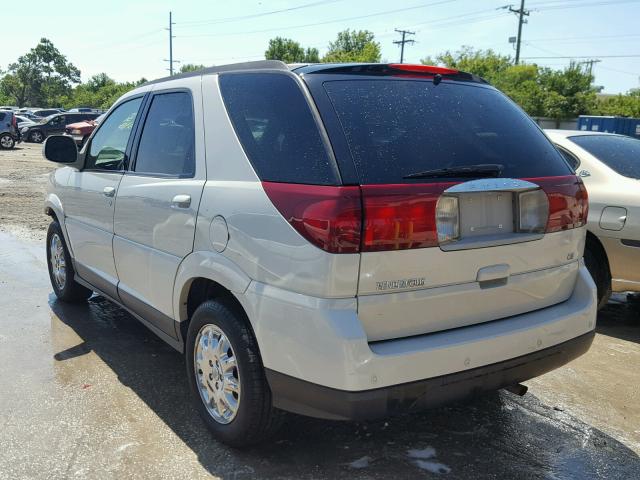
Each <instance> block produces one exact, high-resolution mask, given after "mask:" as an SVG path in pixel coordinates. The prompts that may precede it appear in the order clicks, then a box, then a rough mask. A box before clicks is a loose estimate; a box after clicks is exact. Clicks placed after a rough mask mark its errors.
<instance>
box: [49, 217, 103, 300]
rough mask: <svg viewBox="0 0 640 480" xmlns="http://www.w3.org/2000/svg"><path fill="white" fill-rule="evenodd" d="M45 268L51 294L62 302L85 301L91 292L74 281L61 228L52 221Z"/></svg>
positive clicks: (73, 273)
mask: <svg viewBox="0 0 640 480" xmlns="http://www.w3.org/2000/svg"><path fill="white" fill-rule="evenodd" d="M47 267H48V268H49V279H50V280H51V286H52V287H53V292H54V293H55V294H56V297H58V298H59V299H60V300H62V301H63V302H69V303H78V302H84V301H85V300H87V299H88V298H89V297H90V296H91V295H92V294H93V292H92V291H91V290H89V289H88V288H86V287H84V286H82V285H80V284H79V283H78V282H76V281H75V279H74V278H75V270H74V269H73V263H72V260H71V255H69V249H68V248H67V244H66V243H65V241H64V235H63V234H62V228H60V224H59V223H58V222H57V221H56V220H54V221H53V222H51V223H50V224H49V230H47Z"/></svg>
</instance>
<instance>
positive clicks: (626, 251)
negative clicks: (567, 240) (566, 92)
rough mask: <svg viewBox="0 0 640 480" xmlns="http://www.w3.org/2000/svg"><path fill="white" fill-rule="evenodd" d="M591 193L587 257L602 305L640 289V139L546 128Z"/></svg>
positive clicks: (599, 301) (600, 304) (599, 302)
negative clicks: (614, 297) (613, 296)
mask: <svg viewBox="0 0 640 480" xmlns="http://www.w3.org/2000/svg"><path fill="white" fill-rule="evenodd" d="M546 133H547V135H548V136H549V138H550V139H551V140H552V141H553V142H554V143H555V144H556V145H557V146H558V148H559V149H560V151H561V153H562V154H563V155H564V156H565V158H566V160H567V162H569V164H570V165H571V167H572V168H573V169H574V170H575V171H576V172H577V173H578V175H579V176H580V177H581V178H582V179H583V181H584V183H585V186H586V187H587V190H588V192H589V204H590V207H589V219H588V224H587V228H588V233H587V243H586V248H585V255H584V256H585V261H586V264H587V267H589V271H590V272H591V274H592V275H593V278H594V280H595V282H596V285H597V286H598V304H599V306H600V307H602V306H604V305H605V304H606V303H607V301H608V299H609V296H610V295H611V291H612V290H613V291H614V292H625V291H632V292H640V140H638V139H635V138H631V137H627V136H624V135H614V134H611V133H600V132H590V131H581V130H575V131H572V130H547V131H546Z"/></svg>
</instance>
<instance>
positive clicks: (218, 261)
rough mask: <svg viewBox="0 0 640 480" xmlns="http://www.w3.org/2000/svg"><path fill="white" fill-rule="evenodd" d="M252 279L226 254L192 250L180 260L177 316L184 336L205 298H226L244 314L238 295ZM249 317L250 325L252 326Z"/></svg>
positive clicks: (175, 297)
mask: <svg viewBox="0 0 640 480" xmlns="http://www.w3.org/2000/svg"><path fill="white" fill-rule="evenodd" d="M250 283H251V279H250V278H249V277H248V276H247V275H246V274H245V273H244V272H243V271H242V270H240V268H239V267H238V266H237V265H236V264H235V263H233V262H232V261H231V260H229V259H228V258H226V257H225V256H223V255H221V254H219V253H214V252H193V253H191V254H190V255H188V256H187V257H186V258H185V259H184V260H183V261H182V263H181V264H180V267H179V268H178V273H177V275H176V281H175V284H174V299H173V309H174V318H175V320H176V322H178V324H179V327H178V328H179V330H180V333H181V334H182V338H186V329H187V328H188V326H189V319H190V318H191V316H192V314H193V312H194V311H195V309H196V308H197V307H198V305H200V304H201V303H202V302H204V301H206V300H211V299H216V298H217V299H224V300H225V301H227V302H229V303H230V304H232V305H234V307H235V308H239V309H240V310H241V311H242V313H243V314H244V315H246V316H247V317H248V315H247V312H246V309H245V308H244V307H243V306H242V302H241V301H240V300H239V297H240V296H241V295H242V294H243V293H244V292H245V291H246V290H247V288H248V287H249V284H250ZM250 324H251V322H250V321H249V327H250V328H252V326H251V325H250Z"/></svg>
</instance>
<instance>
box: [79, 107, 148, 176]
mask: <svg viewBox="0 0 640 480" xmlns="http://www.w3.org/2000/svg"><path fill="white" fill-rule="evenodd" d="M141 103H142V97H138V98H134V99H133V100H129V101H127V102H124V103H123V104H121V105H120V106H118V107H117V108H116V109H115V110H114V111H113V112H111V114H110V115H109V117H108V118H106V119H105V120H104V122H102V123H101V124H100V128H99V130H98V131H97V132H96V134H95V135H94V137H93V140H92V141H91V145H90V146H89V151H88V153H87V159H86V161H85V168H87V169H93V168H95V169H100V170H121V169H122V168H123V163H124V160H125V150H126V149H127V142H128V141H129V136H130V135H131V129H132V128H133V124H134V122H135V120H136V115H138V110H139V109H140V104H141Z"/></svg>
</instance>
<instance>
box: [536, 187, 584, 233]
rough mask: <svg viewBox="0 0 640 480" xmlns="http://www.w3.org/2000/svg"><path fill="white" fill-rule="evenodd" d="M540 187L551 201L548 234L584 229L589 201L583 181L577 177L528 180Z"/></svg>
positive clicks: (546, 230)
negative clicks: (578, 228)
mask: <svg viewBox="0 0 640 480" xmlns="http://www.w3.org/2000/svg"><path fill="white" fill-rule="evenodd" d="M527 180H528V181H530V182H533V183H537V184H538V185H540V187H541V188H542V190H544V192H545V193H546V194H547V198H548V199H549V219H548V220H547V228H546V229H545V232H546V233H551V232H558V231H560V230H569V229H571V228H577V227H582V226H583V225H586V223H587V215H588V213H589V201H588V200H589V199H588V195H587V189H586V188H585V186H584V184H583V183H582V180H580V178H579V177H577V176H575V175H567V176H562V177H543V178H528V179H527Z"/></svg>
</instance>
